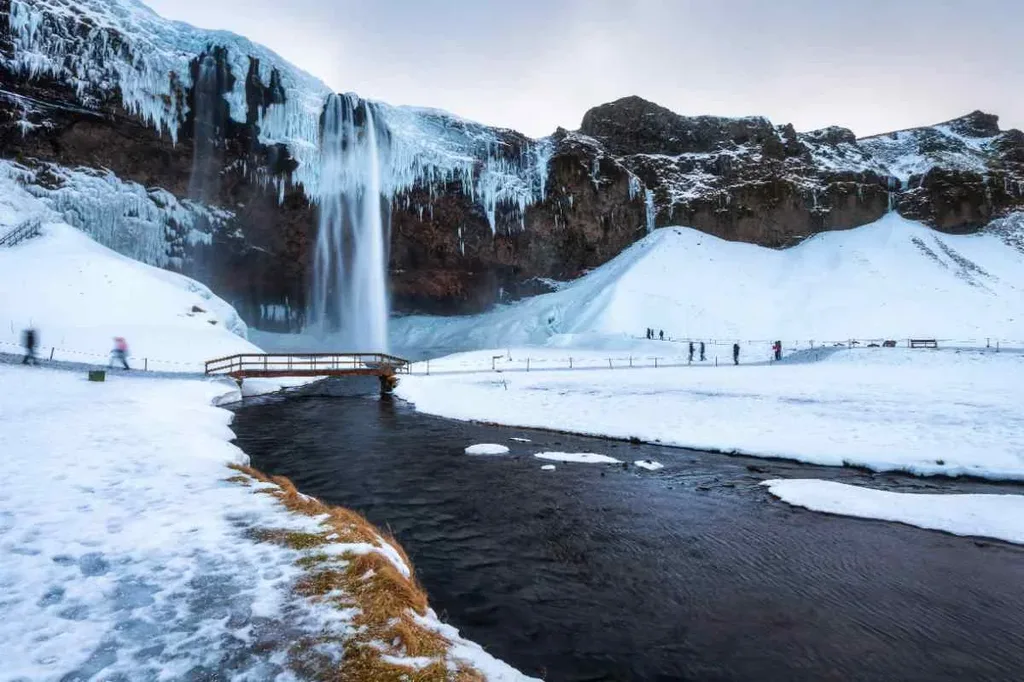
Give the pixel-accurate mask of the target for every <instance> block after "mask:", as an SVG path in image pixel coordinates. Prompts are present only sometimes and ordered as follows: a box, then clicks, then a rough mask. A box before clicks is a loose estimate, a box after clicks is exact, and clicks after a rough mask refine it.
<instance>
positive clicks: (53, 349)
mask: <svg viewBox="0 0 1024 682" xmlns="http://www.w3.org/2000/svg"><path fill="white" fill-rule="evenodd" d="M55 350H57V349H56V348H53V347H52V346H51V347H50V362H53V351H55Z"/></svg>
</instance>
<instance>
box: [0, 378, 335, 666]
mask: <svg viewBox="0 0 1024 682" xmlns="http://www.w3.org/2000/svg"><path fill="white" fill-rule="evenodd" d="M0 385H2V386H4V387H5V389H7V390H3V391H0V414H3V415H4V419H2V420H0V442H2V443H3V444H4V445H3V459H4V480H3V487H4V494H3V495H2V496H0V552H2V553H3V556H4V559H3V567H4V568H3V573H4V602H5V603H4V616H5V617H4V618H2V619H0V650H2V651H4V656H5V658H4V665H5V675H8V676H10V678H11V679H32V680H43V679H46V680H51V679H71V678H75V679H88V678H92V677H93V676H94V675H99V673H100V671H102V673H103V675H102V676H103V679H108V678H109V679H113V678H119V679H120V678H121V677H122V676H123V678H124V679H128V678H131V679H138V678H144V677H148V676H152V677H158V676H161V675H162V676H166V677H173V678H181V677H185V676H187V674H188V673H189V671H190V670H192V669H194V668H196V666H213V667H214V669H216V668H217V667H218V666H221V667H222V674H227V675H231V674H238V675H240V676H244V673H249V674H252V675H254V676H255V677H272V676H273V674H274V672H275V668H277V669H279V668H280V666H278V665H275V664H274V663H273V656H272V653H271V652H272V651H274V650H277V651H278V652H279V656H281V657H282V658H281V660H283V652H284V650H285V648H286V647H287V645H288V644H289V643H290V640H288V639H287V638H284V639H283V641H279V642H277V643H276V645H275V644H273V639H274V638H273V637H271V638H270V639H268V642H267V643H268V644H271V646H270V649H271V651H268V652H266V653H265V654H264V655H261V656H258V657H255V658H254V657H253V656H252V655H251V653H252V652H249V653H248V654H246V649H247V645H245V644H244V642H245V641H246V640H247V635H246V634H245V633H246V632H247V631H249V630H250V629H251V628H254V627H258V626H259V622H260V620H261V619H266V620H265V622H266V623H268V624H273V627H274V628H279V630H278V631H279V632H280V633H282V635H283V633H286V632H292V633H296V632H302V631H312V632H315V631H317V630H319V628H321V627H324V625H325V623H324V621H323V619H322V618H321V617H319V616H318V615H317V612H316V611H315V610H310V609H306V608H304V607H302V605H294V604H293V605H292V606H291V607H290V608H289V609H286V608H285V600H286V599H288V594H289V590H290V584H291V582H292V581H293V580H294V578H295V577H296V570H295V569H294V567H293V562H294V560H295V558H296V556H297V555H295V554H294V553H293V552H291V551H289V550H286V549H284V548H281V547H277V546H274V545H270V544H260V543H255V542H253V541H251V540H249V539H247V538H246V537H245V532H246V529H247V528H251V527H255V526H267V527H274V528H289V529H296V530H308V528H307V527H308V526H310V525H311V524H310V522H308V521H307V520H304V519H301V518H297V517H292V516H291V515H289V514H286V513H284V512H283V510H282V509H281V508H280V507H278V506H277V505H276V504H274V503H273V502H272V501H271V498H270V497H269V496H264V495H253V494H252V493H251V491H250V490H248V489H246V488H244V487H242V486H239V485H235V484H229V483H226V482H225V481H224V479H226V478H227V477H228V476H229V475H230V473H231V472H229V471H228V470H227V469H226V468H225V464H227V463H236V462H237V463H245V462H246V461H247V457H246V456H245V455H244V454H243V453H242V452H241V451H240V450H238V448H236V447H235V446H233V445H231V443H230V442H229V441H230V440H231V438H232V433H231V430H230V429H229V427H228V424H229V422H230V420H231V415H230V413H228V412H225V411H223V410H220V409H217V408H214V407H212V406H211V402H212V401H213V400H214V399H216V398H217V397H218V396H219V395H221V394H222V393H225V392H228V391H230V390H231V389H232V386H231V385H230V384H222V383H219V382H206V381H183V380H156V379H143V378H136V377H132V378H120V377H111V378H108V380H107V382H106V383H101V384H97V383H89V382H87V381H86V380H85V377H84V376H80V375H78V374H71V373H66V372H58V371H53V370H48V369H35V368H26V369H23V368H15V367H6V368H5V367H3V366H0ZM15 387H17V390H10V389H13V388H15ZM232 642H235V644H234V645H232V644H231V643H232ZM231 646H235V648H236V651H235V653H234V654H232V652H231V651H230V648H231ZM97 679H98V678H97Z"/></svg>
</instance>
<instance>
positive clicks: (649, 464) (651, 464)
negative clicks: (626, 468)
mask: <svg viewBox="0 0 1024 682" xmlns="http://www.w3.org/2000/svg"><path fill="white" fill-rule="evenodd" d="M633 466H635V467H637V468H638V469H646V470H647V471H657V470H658V469H664V468H665V465H664V464H662V463H661V462H655V461H654V460H653V459H638V460H637V461H635V462H633Z"/></svg>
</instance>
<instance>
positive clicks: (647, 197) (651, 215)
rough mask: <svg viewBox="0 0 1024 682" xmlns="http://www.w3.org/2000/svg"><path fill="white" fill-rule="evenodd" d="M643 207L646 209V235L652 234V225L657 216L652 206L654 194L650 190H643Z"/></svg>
mask: <svg viewBox="0 0 1024 682" xmlns="http://www.w3.org/2000/svg"><path fill="white" fill-rule="evenodd" d="M644 205H645V206H646V209H647V234H651V233H652V232H654V227H655V226H654V223H655V220H656V219H657V217H658V216H657V209H656V208H655V206H654V192H653V191H651V190H650V189H645V190H644Z"/></svg>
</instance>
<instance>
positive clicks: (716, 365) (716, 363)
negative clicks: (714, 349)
mask: <svg viewBox="0 0 1024 682" xmlns="http://www.w3.org/2000/svg"><path fill="white" fill-rule="evenodd" d="M715 367H718V356H717V355H716V356H715Z"/></svg>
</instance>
